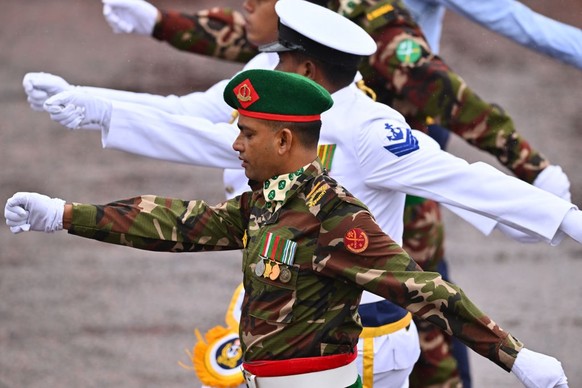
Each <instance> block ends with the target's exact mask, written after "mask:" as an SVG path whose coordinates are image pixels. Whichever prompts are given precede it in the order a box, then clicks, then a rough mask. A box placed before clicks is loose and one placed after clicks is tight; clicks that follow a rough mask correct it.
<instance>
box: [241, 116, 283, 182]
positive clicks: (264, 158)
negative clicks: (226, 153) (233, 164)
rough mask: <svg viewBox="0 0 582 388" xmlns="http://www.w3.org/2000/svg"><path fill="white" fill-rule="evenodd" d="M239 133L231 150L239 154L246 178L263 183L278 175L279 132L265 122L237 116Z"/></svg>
mask: <svg viewBox="0 0 582 388" xmlns="http://www.w3.org/2000/svg"><path fill="white" fill-rule="evenodd" d="M238 127H239V129H240V132H239V134H238V136H237V138H236V140H235V141H234V143H233V145H232V148H233V149H234V150H235V151H236V152H238V153H239V159H240V160H241V161H242V164H241V165H242V167H243V168H244V169H245V175H246V176H247V178H249V179H252V180H255V181H257V182H264V181H265V180H267V179H269V178H270V177H272V176H274V175H278V173H279V169H280V167H281V165H280V155H279V152H278V150H279V145H280V138H279V132H280V130H276V129H273V128H272V127H271V125H269V124H268V122H267V121H265V120H260V119H255V118H251V117H247V116H242V115H241V116H239V120H238Z"/></svg>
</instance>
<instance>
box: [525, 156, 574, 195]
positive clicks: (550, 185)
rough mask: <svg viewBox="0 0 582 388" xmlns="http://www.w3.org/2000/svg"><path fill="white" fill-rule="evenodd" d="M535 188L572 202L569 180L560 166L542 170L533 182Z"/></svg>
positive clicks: (551, 166)
mask: <svg viewBox="0 0 582 388" xmlns="http://www.w3.org/2000/svg"><path fill="white" fill-rule="evenodd" d="M533 185H534V186H535V187H537V188H540V189H542V190H545V191H547V192H548V193H552V194H554V195H557V196H558V197H560V198H562V199H565V200H566V201H568V202H572V196H571V195H570V180H569V179H568V176H567V175H566V174H565V173H564V171H562V168H561V167H560V166H553V165H550V166H548V167H546V168H544V169H543V170H542V172H540V173H539V175H538V176H537V177H536V179H535V180H534V182H533Z"/></svg>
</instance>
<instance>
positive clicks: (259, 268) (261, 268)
mask: <svg viewBox="0 0 582 388" xmlns="http://www.w3.org/2000/svg"><path fill="white" fill-rule="evenodd" d="M263 272H265V263H264V262H263V258H261V259H259V261H258V262H257V264H256V265H255V275H257V276H263Z"/></svg>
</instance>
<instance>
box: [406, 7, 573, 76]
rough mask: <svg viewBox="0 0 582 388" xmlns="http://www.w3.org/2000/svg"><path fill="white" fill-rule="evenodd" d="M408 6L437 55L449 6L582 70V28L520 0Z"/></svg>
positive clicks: (533, 48) (489, 27)
mask: <svg viewBox="0 0 582 388" xmlns="http://www.w3.org/2000/svg"><path fill="white" fill-rule="evenodd" d="M405 3H406V5H407V6H408V7H409V8H410V10H411V12H412V14H413V16H414V17H415V18H417V21H418V23H419V25H420V26H421V28H422V29H423V32H424V33H425V35H426V37H427V40H428V42H429V44H430V46H431V48H432V49H433V50H434V51H435V52H437V53H438V49H439V46H438V42H439V40H440V33H441V28H440V27H439V26H440V25H441V24H442V17H443V15H442V13H443V9H442V7H446V8H448V9H451V10H452V11H454V12H456V13H458V14H460V15H462V16H464V17H466V18H468V19H470V20H471V21H473V22H475V23H477V24H479V25H481V26H482V27H484V28H487V29H488V30H491V31H493V32H496V33H498V34H500V35H503V36H505V37H506V38H508V39H511V40H513V41H515V42H516V43H519V44H521V45H523V46H525V47H527V48H529V49H531V50H534V51H537V52H540V53H542V54H545V55H548V56H550V57H553V58H555V59H558V60H560V61H562V62H565V63H567V64H569V65H572V66H575V67H577V68H579V69H582V29H580V27H578V26H571V25H568V24H566V23H562V22H559V21H556V20H554V19H551V18H549V17H546V16H544V15H541V14H539V13H537V12H534V11H533V10H532V9H531V8H529V7H527V6H525V5H524V4H522V3H520V2H519V1H515V0H490V1H482V0H405ZM438 5H440V6H441V7H440V8H439V7H438Z"/></svg>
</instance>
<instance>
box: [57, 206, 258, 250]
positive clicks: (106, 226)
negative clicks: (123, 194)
mask: <svg viewBox="0 0 582 388" xmlns="http://www.w3.org/2000/svg"><path fill="white" fill-rule="evenodd" d="M248 204H249V197H248V196H247V195H246V194H243V196H240V197H237V198H234V199H231V200H229V201H226V202H223V203H221V204H219V205H216V206H209V205H207V204H206V203H205V202H204V201H183V200H178V199H170V198H161V197H155V196H151V195H145V196H141V197H135V198H131V199H127V200H121V201H116V202H112V203H109V204H107V205H89V204H73V218H72V223H71V227H70V228H69V233H71V234H74V235H78V236H82V237H86V238H91V239H94V240H99V241H103V242H107V243H111V244H117V245H125V246H129V247H132V248H137V249H145V250H151V251H165V252H189V251H213V250H214V251H217V250H233V249H242V248H243V235H244V232H245V230H246V226H247V223H248V208H249V206H248Z"/></svg>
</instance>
